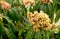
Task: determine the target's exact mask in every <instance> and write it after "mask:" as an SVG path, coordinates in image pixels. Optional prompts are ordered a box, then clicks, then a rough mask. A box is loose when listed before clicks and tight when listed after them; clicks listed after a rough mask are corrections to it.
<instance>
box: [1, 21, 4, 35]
mask: <svg viewBox="0 0 60 39" xmlns="http://www.w3.org/2000/svg"><path fill="white" fill-rule="evenodd" d="M2 32H3V23H2V22H1V21H0V35H1V34H2Z"/></svg>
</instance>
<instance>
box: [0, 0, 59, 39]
mask: <svg viewBox="0 0 60 39" xmlns="http://www.w3.org/2000/svg"><path fill="white" fill-rule="evenodd" d="M5 1H6V2H8V3H9V4H11V9H10V10H2V9H0V13H1V14H3V16H2V18H3V21H0V39H52V38H53V37H54V38H55V39H60V37H59V36H60V32H59V33H58V34H57V35H56V34H54V33H53V32H50V31H43V30H40V31H38V32H34V31H33V30H32V28H31V27H30V26H31V24H30V23H29V21H28V19H27V9H26V7H25V6H24V5H21V3H20V0H5ZM14 1H15V2H14ZM52 1H53V3H51V4H43V3H40V2H39V1H38V0H36V3H35V5H34V6H33V9H32V7H30V8H29V11H30V12H34V11H38V12H39V11H40V10H42V11H44V12H45V13H46V14H48V15H49V17H50V19H51V20H52V22H51V23H53V22H57V21H58V20H59V18H60V0H52ZM54 13H55V14H56V18H55V19H54ZM59 28H60V27H59Z"/></svg>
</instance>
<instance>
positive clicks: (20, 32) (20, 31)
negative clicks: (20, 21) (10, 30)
mask: <svg viewBox="0 0 60 39" xmlns="http://www.w3.org/2000/svg"><path fill="white" fill-rule="evenodd" d="M22 32H23V28H22V29H21V30H19V34H18V35H19V36H21V34H22Z"/></svg>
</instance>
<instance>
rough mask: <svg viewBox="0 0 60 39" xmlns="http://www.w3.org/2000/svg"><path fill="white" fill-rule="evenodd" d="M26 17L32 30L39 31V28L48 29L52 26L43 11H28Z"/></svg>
mask: <svg viewBox="0 0 60 39" xmlns="http://www.w3.org/2000/svg"><path fill="white" fill-rule="evenodd" d="M27 17H28V20H29V21H30V23H32V25H33V30H34V31H39V29H43V30H50V29H51V27H52V24H51V20H50V19H49V16H48V15H47V14H45V13H44V12H43V11H41V12H40V13H38V12H37V11H35V12H34V14H33V13H32V12H28V14H27Z"/></svg>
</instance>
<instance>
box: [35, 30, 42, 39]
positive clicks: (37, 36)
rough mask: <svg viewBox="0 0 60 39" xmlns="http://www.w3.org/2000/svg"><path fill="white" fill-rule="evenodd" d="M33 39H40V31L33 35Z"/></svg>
mask: <svg viewBox="0 0 60 39" xmlns="http://www.w3.org/2000/svg"><path fill="white" fill-rule="evenodd" d="M34 39H42V33H41V31H38V32H36V33H35V37H34Z"/></svg>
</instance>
